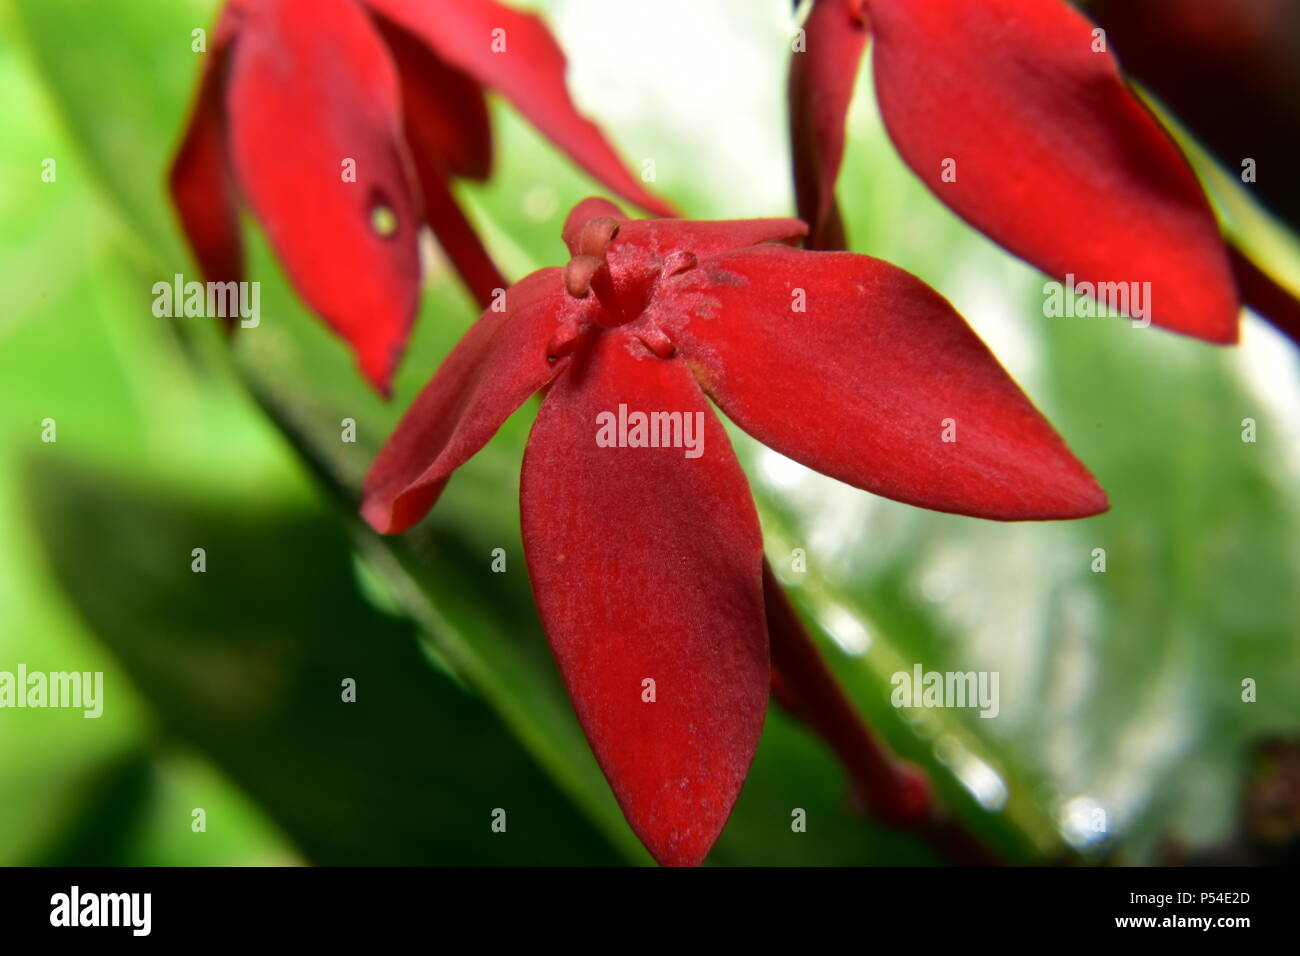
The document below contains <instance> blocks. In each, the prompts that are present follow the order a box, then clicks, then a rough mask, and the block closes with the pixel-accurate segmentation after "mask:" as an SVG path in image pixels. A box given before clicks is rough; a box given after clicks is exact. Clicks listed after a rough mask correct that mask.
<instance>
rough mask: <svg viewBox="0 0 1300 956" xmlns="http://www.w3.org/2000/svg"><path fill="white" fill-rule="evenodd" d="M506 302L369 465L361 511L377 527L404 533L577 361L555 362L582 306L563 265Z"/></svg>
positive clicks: (456, 352)
mask: <svg viewBox="0 0 1300 956" xmlns="http://www.w3.org/2000/svg"><path fill="white" fill-rule="evenodd" d="M505 302H506V309H505V311H503V312H494V311H492V310H491V309H489V310H487V311H486V312H484V313H483V315H482V316H481V317H480V318H479V320H478V321H477V322H476V323H475V324H474V325H473V326H471V327H470V330H469V331H468V332H467V333H466V334H465V337H464V338H463V339H461V340H460V343H459V344H458V345H457V346H456V347H455V348H454V349H452V352H451V354H450V355H449V356H447V359H446V361H444V362H443V363H442V365H441V366H440V367H439V369H438V371H437V374H435V375H434V377H433V380H432V381H431V382H429V384H428V385H426V386H425V387H424V391H422V392H421V393H420V394H419V397H417V398H416V400H415V401H414V402H413V403H412V404H411V407H410V408H409V409H407V411H406V414H405V415H403V416H402V420H401V422H400V423H399V424H398V426H397V430H396V431H395V432H393V434H392V436H391V437H390V438H389V439H388V441H387V443H386V444H385V445H384V447H383V449H382V450H381V451H380V452H379V456H378V457H377V458H376V459H375V463H374V464H373V465H372V466H371V467H370V473H369V474H368V475H366V480H365V485H364V487H363V488H362V508H361V513H362V515H364V517H365V519H366V520H367V521H369V522H370V524H372V525H373V526H374V527H375V529H376V530H377V531H379V532H381V533H383V534H396V533H397V532H399V531H404V530H406V529H407V528H409V527H410V526H411V525H413V524H415V523H416V522H417V521H419V520H420V519H421V518H422V517H423V516H424V515H425V513H426V512H427V511H428V510H429V509H430V508H432V507H433V504H434V502H435V501H437V500H438V496H439V495H440V494H441V493H442V489H443V487H444V486H445V485H446V484H447V479H448V478H449V477H450V476H451V473H452V472H453V471H455V470H456V469H457V468H459V467H460V466H461V465H463V464H464V463H465V462H467V461H469V459H470V458H472V457H473V456H474V455H475V453H477V452H478V450H479V449H480V448H482V447H483V446H484V445H486V444H487V442H488V439H490V438H491V437H492V436H493V435H494V434H496V431H497V429H498V428H500V427H501V424H502V422H504V421H505V420H506V419H507V418H509V417H510V415H511V414H512V413H513V412H514V411H515V410H516V409H518V408H519V406H520V405H522V404H523V403H524V402H525V401H527V399H528V397H529V396H530V395H532V394H533V393H535V392H536V391H538V390H539V389H540V388H542V387H543V386H544V385H546V383H547V382H549V381H550V380H551V379H552V378H554V377H555V376H556V375H557V374H558V373H559V371H560V370H561V369H563V368H564V367H565V365H566V364H567V363H568V358H567V357H561V358H559V359H557V360H556V361H554V362H549V361H547V345H548V343H549V342H550V340H551V338H552V336H554V335H555V332H556V329H557V327H558V325H559V323H560V322H562V321H566V320H569V321H573V320H576V319H577V318H578V315H579V311H580V309H581V308H582V305H581V303H579V302H578V301H577V300H576V299H573V298H571V297H569V296H568V295H567V294H566V293H565V291H564V280H563V278H562V277H561V272H560V270H559V269H543V270H541V271H540V272H534V273H533V274H532V275H530V276H527V277H526V278H524V279H521V280H520V281H519V282H518V283H516V284H515V285H514V286H512V287H511V288H510V290H509V291H508V292H507V293H506V299H505Z"/></svg>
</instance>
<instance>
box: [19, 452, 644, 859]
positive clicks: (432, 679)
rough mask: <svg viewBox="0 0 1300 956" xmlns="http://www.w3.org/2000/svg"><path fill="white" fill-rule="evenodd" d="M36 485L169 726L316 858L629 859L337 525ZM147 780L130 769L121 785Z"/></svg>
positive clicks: (51, 475)
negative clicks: (438, 651)
mask: <svg viewBox="0 0 1300 956" xmlns="http://www.w3.org/2000/svg"><path fill="white" fill-rule="evenodd" d="M29 495H30V497H31V500H32V501H33V503H34V507H35V511H36V520H37V522H38V525H39V527H40V529H41V533H42V537H43V540H44V541H45V542H46V544H47V547H48V549H49V554H50V560H51V563H52V564H53V567H54V570H55V573H56V575H57V577H58V578H59V579H60V581H61V582H62V583H63V584H64V586H65V587H66V589H67V591H68V593H69V595H70V596H71V597H72V599H73V601H74V603H75V605H76V606H77V608H78V609H79V611H80V612H81V613H82V614H83V615H84V617H85V618H86V620H87V622H88V623H89V625H90V626H91V628H92V629H93V630H94V631H95V632H96V633H97V634H98V635H99V636H100V637H101V639H102V640H104V641H105V643H106V644H107V645H108V646H109V648H110V649H111V650H112V652H113V654H114V655H115V656H116V657H117V658H118V659H119V660H120V661H121V663H122V665H123V667H124V668H125V670H126V672H127V674H128V675H129V676H130V679H131V681H132V683H133V684H134V685H135V686H136V687H137V688H138V689H139V690H140V692H141V694H142V695H143V696H144V697H145V698H146V699H148V700H149V702H150V704H151V706H152V707H153V708H154V710H155V711H156V712H157V714H158V715H159V718H160V719H161V721H162V723H163V725H164V727H165V728H166V729H167V730H168V731H169V733H171V734H174V735H175V736H177V737H178V738H180V739H181V740H184V741H185V742H186V743H188V744H191V745H193V746H195V747H197V748H198V749H200V750H201V751H203V752H204V753H205V754H207V755H209V756H210V757H211V759H212V760H213V761H214V762H215V763H216V764H217V765H218V766H219V767H220V768H221V769H222V770H223V771H224V772H225V773H226V774H227V775H228V776H229V777H230V778H231V779H232V780H234V781H235V782H236V783H238V784H239V785H240V786H241V787H242V788H243V789H244V790H245V791H246V792H248V793H249V794H250V795H252V796H253V797H254V798H255V799H256V800H257V802H258V803H259V804H260V805H261V806H262V807H263V808H264V809H265V810H266V812H267V813H268V814H270V816H271V817H272V818H273V819H275V820H276V821H277V822H278V823H279V825H280V826H281V827H282V828H283V829H284V831H285V832H286V833H287V834H289V836H290V837H291V838H292V839H293V840H294V842H295V843H296V844H297V845H298V846H299V847H300V848H301V849H302V851H303V853H304V854H305V855H306V856H307V858H308V859H309V860H312V861H313V862H317V863H327V864H339V863H348V864H367V863H389V864H391V863H470V862H478V863H482V862H497V863H512V864H520V863H534V864H535V863H557V862H567V863H598V864H608V863H611V862H615V861H616V860H617V859H618V858H617V856H616V855H615V854H614V853H613V851H612V850H611V849H610V848H609V845H608V844H607V843H606V842H605V841H604V840H603V839H602V838H601V837H600V836H599V835H598V834H597V833H596V832H595V831H593V830H592V829H591V827H590V825H589V824H588V823H587V822H586V821H585V820H584V819H583V818H582V817H581V816H579V815H577V814H576V813H575V812H574V811H573V810H572V808H571V807H570V805H569V804H568V803H567V801H566V800H565V798H564V797H563V796H562V795H561V793H560V792H559V791H558V790H557V789H556V788H555V787H554V785H552V784H551V783H550V782H549V780H548V779H547V778H546V776H545V775H544V774H542V773H541V772H540V771H539V770H538V769H537V767H536V765H535V764H534V763H533V761H532V760H531V759H530V758H529V757H528V756H527V755H526V754H525V753H524V752H523V751H521V750H520V749H519V746H518V744H516V743H515V742H514V740H513V738H512V737H511V736H510V735H509V734H508V733H507V732H506V731H505V730H504V729H503V728H502V727H501V725H500V723H499V722H498V721H497V720H496V719H495V718H494V717H493V715H492V714H491V712H490V711H488V710H487V709H486V708H485V707H484V706H483V705H482V703H481V702H479V701H477V700H476V699H474V698H473V697H471V696H469V695H467V694H466V693H465V692H464V690H463V689H461V688H460V687H458V686H456V685H455V684H454V683H453V682H452V681H450V680H449V679H448V678H447V677H445V676H443V675H441V674H439V673H438V672H437V671H436V670H434V669H432V668H430V667H428V666H427V665H426V663H425V662H424V661H423V660H422V658H421V655H420V653H419V651H418V648H417V646H416V644H415V643H414V641H413V640H412V638H413V631H412V628H411V626H410V624H409V623H407V622H405V621H404V620H402V619H400V618H392V617H389V616H386V615H384V614H382V613H381V612H379V611H377V610H376V609H375V608H374V607H373V606H372V605H370V604H369V603H368V602H367V601H366V600H365V599H364V598H363V597H362V595H361V594H360V591H359V589H358V586H357V583H356V579H355V575H354V571H353V565H352V561H351V558H350V556H349V550H348V547H347V540H346V537H345V536H344V535H343V534H342V533H341V532H339V531H338V530H337V529H335V528H334V527H333V525H332V523H331V522H328V521H323V520H322V519H321V517H320V516H319V515H317V514H314V513H311V512H305V513H304V512H302V511H300V510H298V509H294V508H286V507H284V506H283V505H281V506H277V507H275V508H273V509H267V508H265V507H260V506H259V507H241V506H240V505H239V503H238V502H237V501H236V500H233V499H232V500H227V501H223V502H218V503H214V502H212V501H210V500H208V499H206V498H194V497H193V496H188V495H185V494H178V493H175V492H171V491H169V490H167V489H166V488H162V487H150V486H144V487H140V486H137V485H135V484H133V483H131V482H128V481H124V480H122V479H120V478H118V477H116V476H114V475H112V474H111V473H108V472H103V471H100V470H97V469H93V468H85V467H81V468H77V467H73V466H69V465H66V464H55V463H52V462H45V463H43V464H42V465H41V466H39V467H38V468H35V469H34V470H33V472H32V477H31V480H30V482H29ZM196 547H201V548H203V549H204V550H205V555H204V557H205V562H206V570H205V571H203V572H202V573H197V572H195V571H194V570H192V558H191V553H192V549H194V548H196ZM348 682H352V683H350V684H348ZM345 685H346V686H345ZM349 688H354V689H355V701H351V700H347V699H345V698H346V697H347V694H348V689H349ZM113 692H114V688H112V687H109V688H106V691H105V698H106V700H105V706H111V705H112V699H111V697H110V696H109V695H111V694H113ZM132 766H135V767H138V764H136V765H132ZM139 786H140V774H139V772H138V770H132V772H131V773H130V774H129V775H128V776H124V777H122V785H121V786H115V787H114V788H113V789H114V790H115V791H116V792H117V793H118V795H119V796H122V795H123V794H125V796H130V794H129V793H126V791H127V790H129V791H131V792H132V793H135V792H136V791H138V789H139ZM120 802H122V801H121V800H114V801H110V804H109V805H114V806H115V805H117V804H118V803H120ZM128 802H129V801H128ZM497 808H502V809H504V810H505V811H506V820H507V830H506V832H505V833H496V832H494V831H493V830H492V827H491V823H492V814H493V812H494V811H495V810H496V809H497ZM173 825H174V826H176V827H184V828H188V827H189V826H190V819H189V817H188V815H186V816H185V817H183V818H181V819H177V820H175V821H174V822H173ZM207 825H208V827H209V828H211V829H216V828H218V827H219V826H220V825H221V820H220V818H219V816H217V815H215V814H213V815H212V816H210V817H209V819H208V820H207ZM82 849H83V850H84V852H87V853H98V852H102V851H103V848H98V849H96V848H94V847H86V846H84V845H83V846H82Z"/></svg>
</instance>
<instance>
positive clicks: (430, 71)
mask: <svg viewBox="0 0 1300 956" xmlns="http://www.w3.org/2000/svg"><path fill="white" fill-rule="evenodd" d="M377 20H378V22H379V26H380V30H381V32H382V33H383V35H384V40H385V42H387V44H388V49H389V51H390V52H391V53H392V54H393V58H394V59H395V60H396V61H397V72H398V77H399V78H400V80H401V83H402V109H403V115H404V117H405V124H406V142H407V145H408V147H409V148H410V153H411V160H412V162H413V164H414V166H415V172H416V175H417V176H418V177H419V182H420V200H421V205H422V208H423V211H424V219H425V222H427V223H428V225H429V228H430V229H432V230H433V234H434V235H435V236H437V238H438V243H439V245H441V246H442V251H443V253H444V254H445V255H446V257H447V261H448V262H450V263H451V266H452V268H453V269H455V270H456V272H457V274H459V276H460V278H461V280H462V281H463V282H464V283H465V285H466V287H467V288H468V289H469V291H470V293H471V294H472V295H473V296H474V300H475V301H476V302H477V303H478V305H479V308H480V309H486V308H488V307H489V306H490V305H491V304H492V297H493V295H494V294H495V293H496V290H497V289H504V288H505V287H506V286H507V285H508V283H507V282H506V281H505V279H504V278H502V276H501V273H500V271H498V269H497V267H496V263H495V262H493V261H492V257H491V256H490V255H489V254H488V251H487V249H486V248H485V247H484V245H483V242H482V240H481V239H479V236H478V232H477V231H476V230H475V229H474V227H473V225H471V224H470V221H469V220H468V219H467V218H466V216H465V213H464V211H463V210H462V209H461V208H460V204H459V203H457V202H456V197H455V196H454V195H453V194H452V191H451V183H450V180H451V179H452V178H453V177H457V176H463V177H466V178H469V179H486V178H487V175H488V173H489V172H490V170H491V168H492V133H491V127H490V125H489V122H488V112H487V102H486V100H485V99H484V96H483V89H482V87H480V86H479V85H478V83H477V82H475V81H474V80H473V79H472V78H470V77H468V76H466V75H465V74H464V73H462V72H460V71H459V70H456V69H453V68H452V67H450V66H448V65H447V64H446V63H444V62H442V60H440V59H439V58H438V57H436V56H434V55H433V54H432V53H430V52H429V50H428V49H427V48H426V47H425V46H424V44H422V43H421V42H420V41H419V40H417V39H415V38H414V37H412V36H411V35H410V34H409V33H407V32H406V31H405V30H403V29H401V28H399V27H395V26H393V25H392V24H390V23H388V22H387V21H386V20H384V19H383V18H382V17H380V18H377Z"/></svg>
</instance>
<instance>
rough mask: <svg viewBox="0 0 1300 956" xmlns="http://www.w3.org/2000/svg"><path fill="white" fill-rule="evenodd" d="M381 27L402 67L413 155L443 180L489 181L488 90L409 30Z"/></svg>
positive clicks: (382, 21) (400, 75)
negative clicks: (433, 168) (486, 92)
mask: <svg viewBox="0 0 1300 956" xmlns="http://www.w3.org/2000/svg"><path fill="white" fill-rule="evenodd" d="M376 22H377V25H378V27H379V31H380V33H381V34H382V35H383V38H384V42H385V43H386V44H387V46H388V50H389V52H390V53H391V54H392V56H393V60H394V61H395V62H396V64H397V74H398V78H399V79H400V80H401V83H402V106H403V109H404V112H405V117H406V135H407V140H408V141H409V142H410V144H411V152H412V153H413V154H414V155H415V157H416V158H417V159H424V160H425V161H426V162H428V163H430V164H432V165H434V166H436V167H437V168H438V170H439V171H440V172H441V173H442V175H443V178H446V179H450V178H451V177H453V176H463V177H465V178H467V179H477V180H483V179H487V177H488V174H489V173H490V172H491V171H492V127H491V122H490V120H489V118H488V108H487V99H486V97H484V95H483V88H482V87H481V86H480V85H479V83H478V81H477V80H475V79H474V78H473V77H470V76H468V75H467V74H465V73H463V72H462V71H460V70H457V69H455V68H454V67H452V66H450V65H448V64H447V63H446V62H444V61H443V60H442V59H441V58H440V57H438V56H436V55H435V54H434V53H433V52H431V51H430V50H429V48H428V47H426V46H425V45H424V44H423V43H421V42H420V41H419V40H418V39H416V38H415V37H414V36H412V35H411V34H410V33H408V32H407V31H405V30H403V29H401V28H400V27H397V26H394V25H393V24H391V23H389V22H388V21H387V20H385V19H384V18H383V17H376Z"/></svg>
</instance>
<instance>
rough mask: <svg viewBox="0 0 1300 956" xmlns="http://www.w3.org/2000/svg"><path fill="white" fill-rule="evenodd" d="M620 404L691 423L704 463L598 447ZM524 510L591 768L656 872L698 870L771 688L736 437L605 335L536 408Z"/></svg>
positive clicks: (676, 375)
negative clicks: (604, 416)
mask: <svg viewBox="0 0 1300 956" xmlns="http://www.w3.org/2000/svg"><path fill="white" fill-rule="evenodd" d="M620 403H621V404H625V405H626V406H627V408H628V410H629V413H630V412H633V411H642V412H652V411H668V412H681V413H682V414H683V416H687V415H692V414H693V413H699V415H700V416H701V417H702V419H703V423H704V428H703V435H704V447H703V456H702V457H699V458H687V457H685V450H684V449H683V448H630V447H599V446H598V445H597V444H596V434H597V418H596V416H597V415H599V414H600V413H602V412H612V413H615V414H617V412H618V409H619V405H620ZM691 420H692V421H694V420H695V419H694V418H693V417H692V419H691ZM696 434H699V433H696ZM521 505H522V516H523V531H524V547H525V551H526V553H527V555H528V571H529V574H530V576H531V578H532V583H533V593H534V595H535V596H536V598H537V607H538V610H539V611H540V613H541V618H542V624H543V626H544V627H545V629H546V633H547V635H548V636H549V638H550V641H551V646H552V648H553V649H554V651H555V656H556V659H557V660H558V661H559V664H560V670H561V672H562V673H563V675H564V680H565V683H566V684H567V686H568V688H569V694H570V696H571V697H572V699H573V705H574V708H575V709H576V710H577V714H578V720H579V722H580V723H581V724H582V728H583V730H584V731H585V732H586V734H587V739H588V740H589V741H590V742H591V746H592V749H593V750H594V751H595V754H596V759H597V760H598V761H599V762H600V766H601V769H603V770H604V772H605V776H606V777H607V778H608V779H609V782H610V786H611V787H612V788H613V790H614V795H615V796H616V797H617V798H618V802H619V805H620V806H622V808H623V812H624V814H626V816H627V819H628V822H629V823H630V824H631V825H632V829H633V830H634V831H636V834H637V836H639V837H640V838H641V841H642V842H643V843H645V845H646V847H647V848H648V849H649V850H650V852H651V854H652V855H653V856H654V857H655V859H656V860H658V861H659V862H660V863H664V864H679V865H691V864H696V863H699V862H700V861H701V860H702V859H703V858H704V856H705V854H707V853H708V851H709V848H710V847H711V846H712V845H713V842H714V840H715V839H716V838H717V836H718V833H719V832H720V831H721V829H722V826H723V824H724V823H725V822H726V820H727V816H728V815H729V814H730V812H731V807H732V805H733V804H734V803H735V800H736V796H737V794H738V793H739V792H740V787H741V784H742V783H743V782H744V779H745V775H746V773H747V772H748V769H749V764H750V760H751V759H752V758H753V755H754V749H755V747H756V746H757V745H758V738H759V735H760V733H761V731H762V727H763V715H764V713H765V710H766V706H767V689H768V681H769V677H770V672H769V669H768V659H767V635H766V631H765V628H764V622H763V592H762V582H761V573H760V568H761V564H762V549H761V540H760V535H759V528H758V519H757V516H756V515H755V512H754V504H753V500H752V499H751V497H750V494H749V489H748V486H747V485H746V483H745V478H744V475H743V474H742V473H741V471H740V467H739V465H738V464H737V463H736V459H735V456H734V454H733V453H732V451H731V446H730V444H729V442H728V441H727V437H726V433H725V432H724V431H723V429H722V425H721V423H720V422H718V420H717V418H716V416H714V414H713V412H712V411H711V410H710V409H709V407H708V403H707V402H706V401H705V399H704V396H703V395H701V394H700V390H699V388H698V387H697V386H696V385H695V383H694V382H693V381H692V380H691V376H690V374H689V372H688V371H687V369H686V367H685V366H684V365H683V364H682V362H681V361H680V360H679V359H672V360H662V359H656V358H653V357H651V356H650V355H649V353H648V352H646V350H645V349H644V348H643V347H641V346H640V344H639V343H637V342H636V340H635V339H634V338H633V337H632V336H630V335H629V334H628V333H627V332H626V331H625V330H613V331H610V332H606V333H603V334H600V335H599V336H598V337H597V338H596V339H595V341H594V343H593V344H592V346H591V349H590V351H580V352H578V353H575V360H574V362H573V364H572V365H570V367H569V371H568V373H567V374H565V375H562V376H560V377H559V378H558V379H556V381H555V383H554V384H553V385H552V386H551V389H550V392H549V394H548V395H547V397H546V400H545V401H544V402H543V404H542V409H541V412H540V413H539V415H538V418H537V422H536V424H535V425H534V427H533V433H532V437H531V438H530V439H529V443H528V451H527V453H526V455H525V456H524V471H523V485H522V490H521ZM647 678H649V679H652V680H654V682H655V696H656V699H655V701H654V702H653V703H647V702H644V701H643V700H642V693H643V683H642V682H643V681H644V680H646V679H647Z"/></svg>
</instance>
